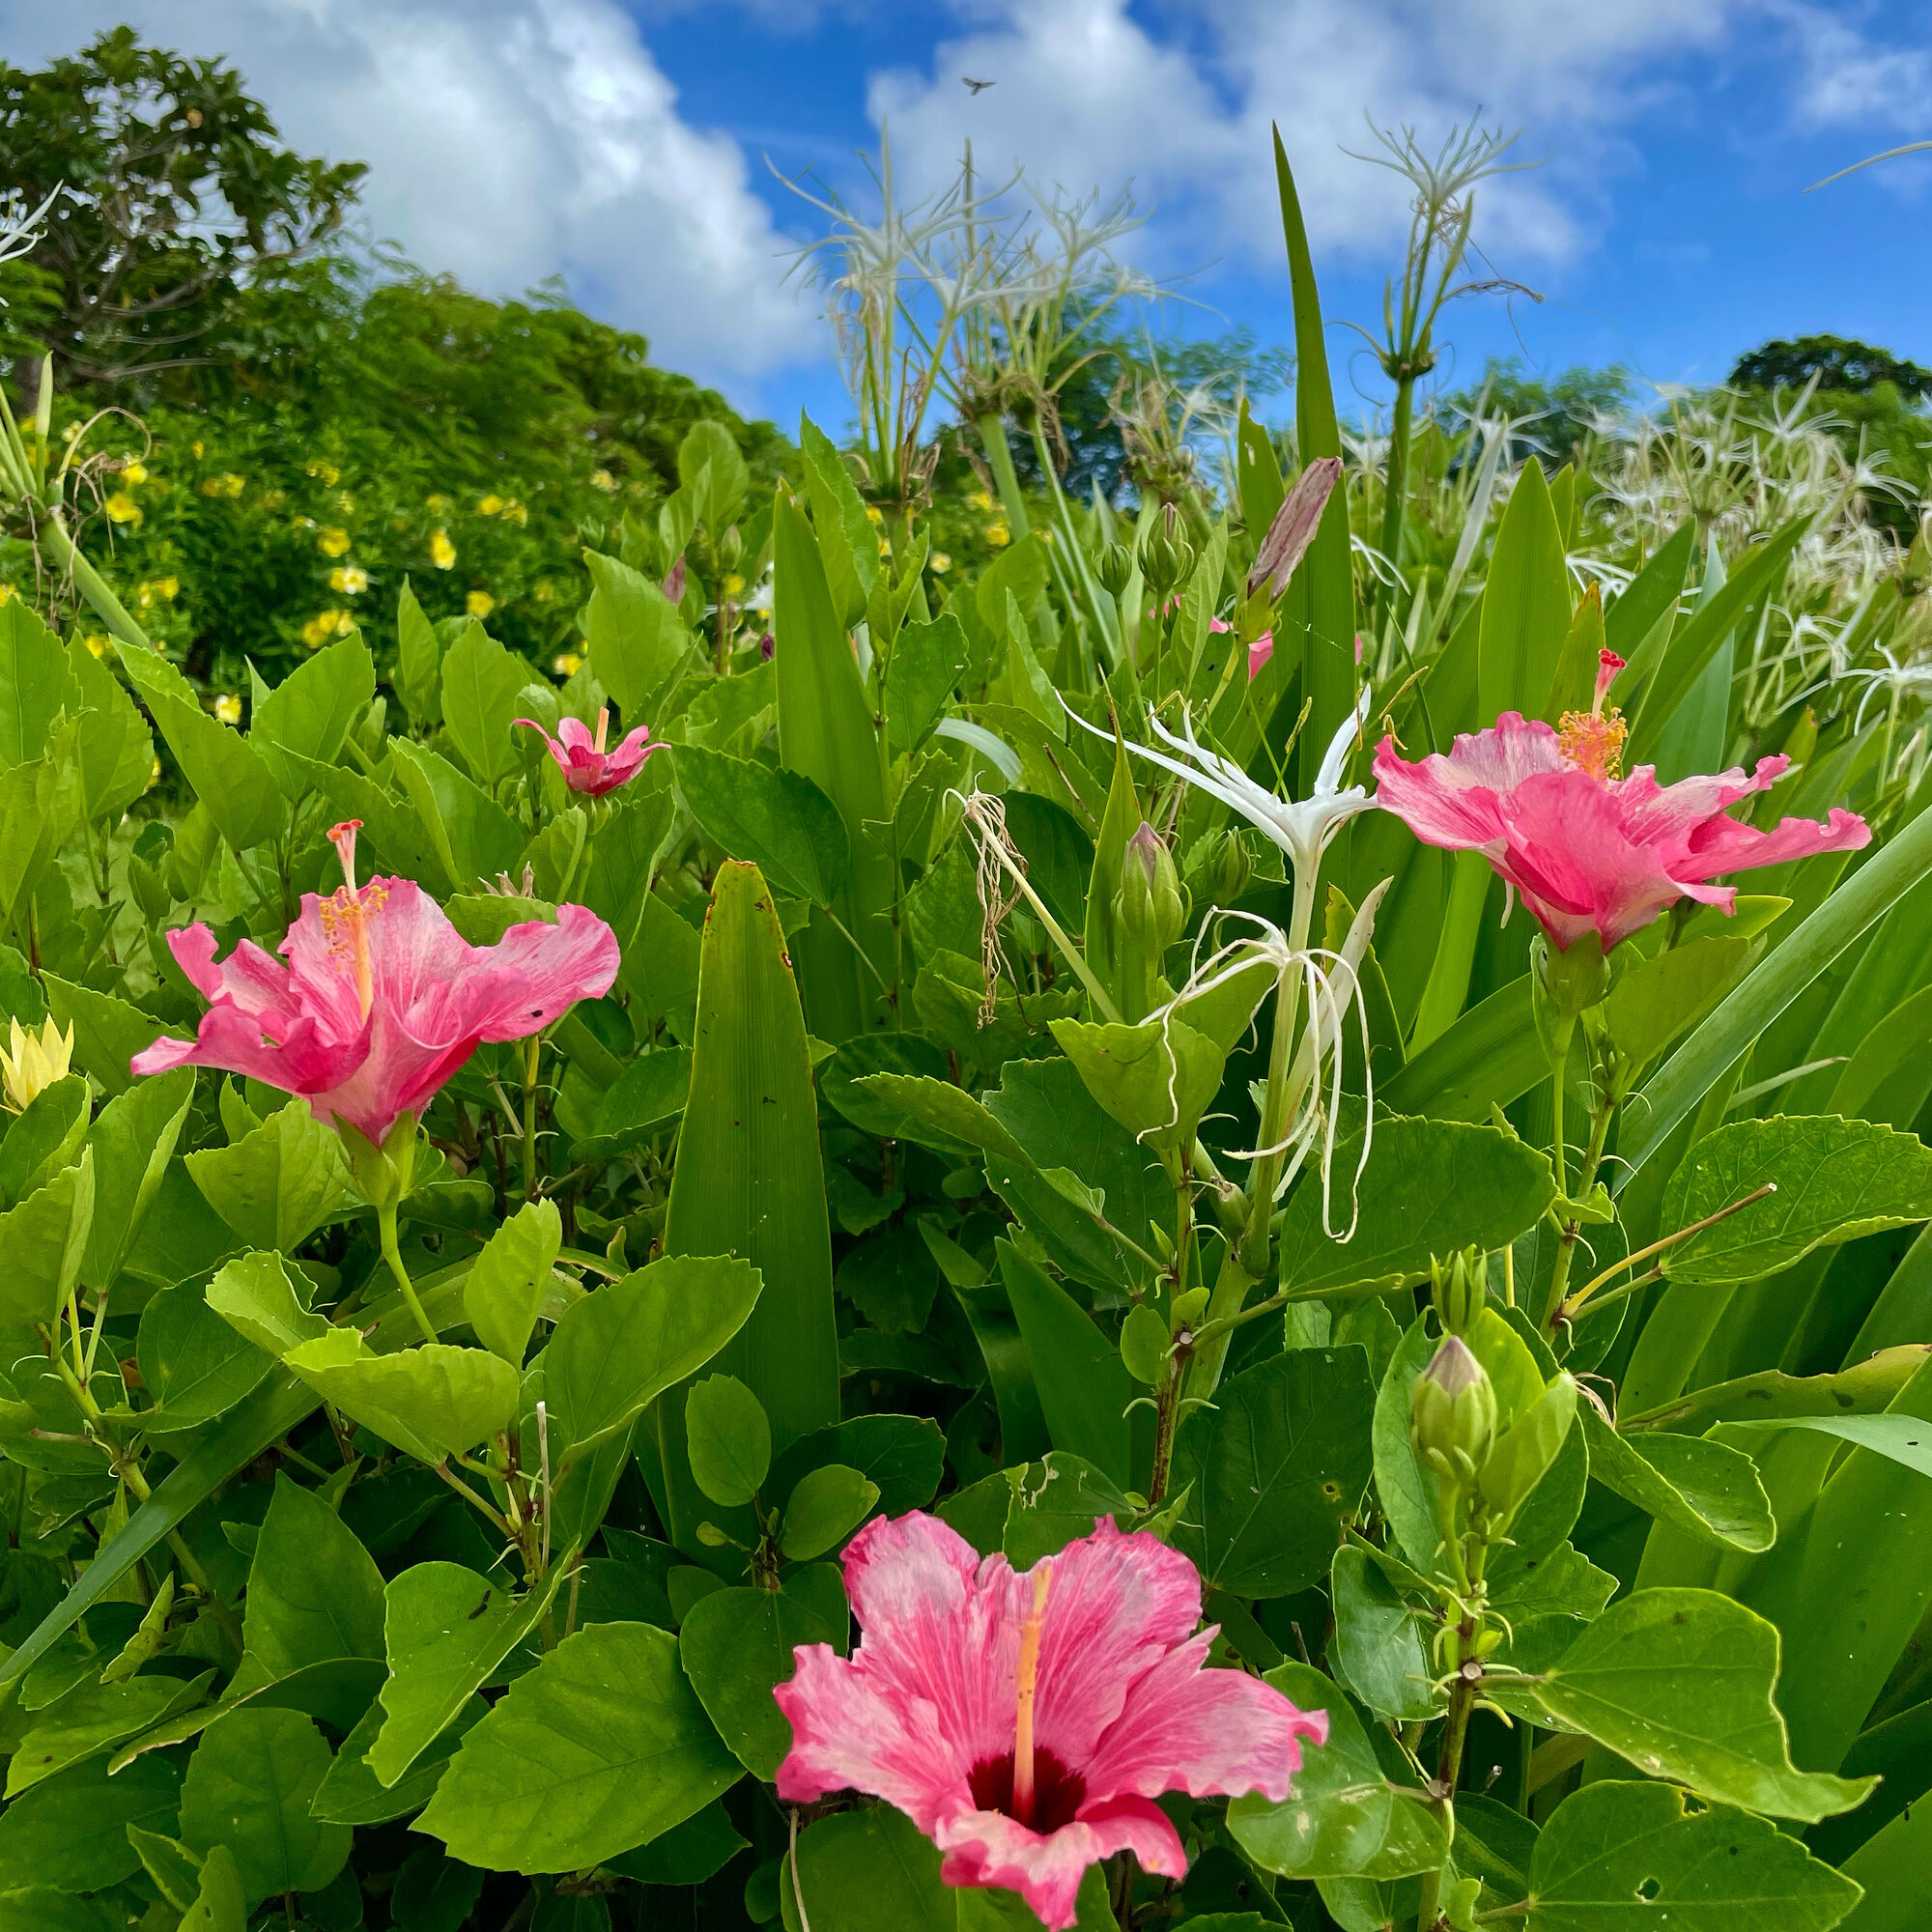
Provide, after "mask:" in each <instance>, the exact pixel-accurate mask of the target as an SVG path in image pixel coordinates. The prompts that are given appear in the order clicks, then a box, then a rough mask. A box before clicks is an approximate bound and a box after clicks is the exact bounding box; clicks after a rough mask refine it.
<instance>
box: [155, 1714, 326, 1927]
mask: <svg viewBox="0 0 1932 1932" xmlns="http://www.w3.org/2000/svg"><path fill="white" fill-rule="evenodd" d="M328 1765H329V1751H328V1747H327V1745H326V1744H325V1743H324V1742H323V1739H322V1733H321V1732H320V1731H318V1730H317V1729H316V1727H315V1725H314V1723H313V1722H312V1721H311V1720H310V1719H307V1718H304V1717H303V1716H302V1715H301V1713H300V1712H298V1711H264V1710H255V1709H248V1710H242V1711H231V1712H230V1713H229V1715H228V1716H227V1717H225V1718H223V1719H221V1720H220V1721H219V1722H218V1723H214V1724H211V1725H210V1726H209V1727H208V1730H207V1732H206V1733H205V1734H204V1735H203V1737H202V1740H201V1743H200V1745H199V1746H198V1747H196V1749H195V1753H194V1756H193V1757H192V1758H191V1759H189V1761H188V1768H187V1778H186V1780H185V1783H184V1784H183V1786H182V1805H181V1834H182V1842H183V1844H185V1845H186V1846H187V1847H188V1849H189V1850H190V1851H196V1852H200V1853H201V1854H202V1855H203V1856H204V1857H205V1858H206V1857H210V1856H212V1855H213V1852H214V1851H215V1849H216V1847H218V1846H222V1845H225V1846H226V1847H227V1848H228V1850H229V1851H230V1852H231V1853H232V1854H233V1855H234V1859H235V1864H236V1869H237V1871H238V1873H239V1875H240V1877H241V1889H242V1891H243V1892H244V1893H245V1894H246V1897H247V1900H248V1903H249V1904H250V1905H251V1906H252V1905H256V1904H259V1903H260V1902H261V1901H262V1900H263V1899H265V1898H270V1897H273V1896H274V1895H276V1894H277V1893H279V1892H284V1891H319V1890H321V1889H322V1888H323V1887H324V1886H326V1885H327V1883H328V1882H329V1880H330V1879H332V1878H333V1877H334V1876H335V1874H336V1873H337V1872H339V1871H340V1870H341V1869H342V1867H343V1865H344V1864H346V1863H347V1862H348V1859H349V1847H350V1842H351V1839H352V1837H353V1836H354V1834H353V1833H351V1832H350V1830H349V1828H348V1827H347V1826H346V1825H325V1824H323V1823H322V1822H321V1821H320V1820H319V1819H316V1818H312V1817H311V1816H310V1815H309V1801H310V1800H311V1799H312V1798H313V1797H314V1796H315V1793H316V1790H317V1788H318V1787H319V1786H320V1785H321V1783H322V1780H323V1777H324V1776H325V1774H326V1773H327V1770H328Z"/></svg>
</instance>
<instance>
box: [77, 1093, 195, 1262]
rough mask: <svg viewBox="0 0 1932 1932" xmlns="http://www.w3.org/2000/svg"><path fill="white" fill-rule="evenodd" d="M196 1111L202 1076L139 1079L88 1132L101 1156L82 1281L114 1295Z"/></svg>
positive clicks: (96, 1158)
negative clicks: (196, 1084) (189, 1117)
mask: <svg viewBox="0 0 1932 1932" xmlns="http://www.w3.org/2000/svg"><path fill="white" fill-rule="evenodd" d="M193 1104H194V1069H193V1068H192V1067H191V1066H177V1067H175V1068H174V1069H173V1070H172V1071H171V1072H167V1073H157V1074H154V1075H152V1076H151V1077H149V1078H148V1079H145V1080H139V1081H136V1082H135V1083H134V1085H133V1086H131V1087H129V1088H128V1091H127V1092H126V1093H124V1094H117V1095H116V1097H115V1098H113V1099H112V1100H110V1101H108V1103H107V1104H106V1106H104V1107H103V1108H101V1110H100V1117H99V1119H98V1120H97V1121H96V1122H95V1123H94V1125H93V1127H92V1128H91V1129H90V1130H89V1133H88V1137H87V1138H88V1145H89V1146H90V1147H91V1148H92V1149H93V1150H94V1181H95V1189H94V1193H95V1199H94V1219H93V1221H92V1223H91V1224H90V1226H89V1228H88V1233H87V1255H86V1258H85V1260H84V1261H83V1262H82V1263H81V1267H80V1273H81V1279H82V1280H83V1281H84V1282H86V1283H87V1285H88V1286H89V1287H90V1288H109V1287H111V1286H112V1285H113V1282H114V1278H115V1276H116V1275H118V1274H119V1273H120V1272H121V1264H122V1263H123V1262H124V1261H125V1260H126V1259H127V1257H128V1249H129V1248H130V1247H132V1246H133V1244H134V1240H135V1237H136V1236H138V1235H139V1234H140V1232H141V1227H142V1224H143V1223H144V1222H145V1221H146V1219H147V1215H148V1209H149V1208H151V1207H153V1205H154V1201H155V1196H156V1194H157V1193H158V1192H159V1191H160V1185H161V1179H162V1176H163V1175H164V1174H165V1173H166V1171H167V1165H168V1162H169V1161H170V1160H171V1159H172V1158H173V1157H174V1151H175V1147H176V1145H177V1143H178V1142H179V1141H180V1139H181V1130H182V1127H183V1125H184V1124H185V1122H186V1120H187V1112H188V1109H189V1107H190V1106H192V1105H193Z"/></svg>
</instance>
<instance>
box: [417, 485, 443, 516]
mask: <svg viewBox="0 0 1932 1932" xmlns="http://www.w3.org/2000/svg"><path fill="white" fill-rule="evenodd" d="M423 507H424V508H425V509H428V510H434V511H435V512H436V513H437V515H438V516H440V515H441V514H442V513H443V511H445V510H446V509H448V508H449V498H448V497H445V496H444V495H443V494H442V492H441V491H440V490H439V491H437V492H436V493H435V494H434V495H432V496H428V497H424V498H423Z"/></svg>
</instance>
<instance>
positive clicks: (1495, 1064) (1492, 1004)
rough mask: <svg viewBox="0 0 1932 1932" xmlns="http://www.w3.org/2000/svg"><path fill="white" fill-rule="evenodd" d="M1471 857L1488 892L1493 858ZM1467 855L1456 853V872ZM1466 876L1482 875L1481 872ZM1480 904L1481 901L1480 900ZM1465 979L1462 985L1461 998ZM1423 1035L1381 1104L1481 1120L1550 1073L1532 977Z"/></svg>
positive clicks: (1405, 1111) (1504, 987) (1411, 1111)
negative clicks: (1534, 1010) (1539, 1036)
mask: <svg viewBox="0 0 1932 1932" xmlns="http://www.w3.org/2000/svg"><path fill="white" fill-rule="evenodd" d="M1466 856H1469V857H1471V859H1472V863H1473V865H1474V867H1478V868H1480V870H1481V872H1482V873H1483V874H1484V875H1485V876H1484V877H1483V878H1482V879H1480V880H1478V883H1479V884H1481V885H1482V888H1483V893H1484V895H1487V893H1488V890H1489V887H1488V882H1487V873H1488V869H1489V868H1488V862H1487V861H1485V860H1484V859H1483V857H1482V855H1481V854H1480V853H1477V854H1474V855H1466ZM1464 857H1465V855H1463V854H1461V853H1459V854H1457V855H1456V863H1457V867H1458V872H1457V877H1458V879H1459V881H1460V880H1461V879H1462V878H1463V876H1464V873H1463V870H1462V867H1463V858H1464ZM1467 876H1470V877H1475V873H1474V872H1470V873H1468V874H1467ZM1477 910H1478V911H1479V912H1480V910H1481V899H1480V898H1479V899H1478V901H1477ZM1466 990H1467V985H1466V979H1465V980H1464V983H1463V986H1462V987H1461V988H1459V989H1458V991H1457V994H1456V998H1457V1000H1458V1002H1459V1003H1460V1001H1461V999H1462V997H1463V993H1464V992H1466ZM1426 1039H1427V1044H1423V1038H1422V1037H1418V1039H1417V1041H1416V1042H1415V1044H1416V1045H1417V1046H1419V1047H1420V1051H1414V1052H1412V1054H1411V1057H1410V1059H1409V1061H1408V1062H1407V1064H1406V1065H1405V1066H1404V1067H1403V1068H1402V1070H1401V1071H1400V1072H1399V1073H1397V1074H1396V1076H1395V1078H1394V1079H1393V1080H1391V1081H1390V1082H1389V1083H1388V1085H1387V1086H1386V1087H1385V1088H1382V1089H1380V1090H1379V1091H1378V1094H1377V1096H1376V1097H1377V1099H1378V1102H1380V1103H1383V1104H1385V1105H1387V1106H1388V1108H1389V1109H1390V1110H1391V1111H1392V1112H1394V1113H1397V1114H1427V1115H1429V1116H1430V1117H1431V1118H1432V1119H1434V1120H1438V1121H1482V1122H1487V1121H1489V1119H1490V1118H1491V1111H1492V1108H1495V1107H1506V1106H1508V1105H1509V1103H1510V1102H1511V1101H1512V1100H1515V1099H1518V1098H1520V1096H1521V1095H1522V1094H1527V1093H1528V1092H1529V1090H1530V1089H1531V1088H1532V1087H1534V1086H1535V1085H1536V1084H1537V1083H1538V1082H1539V1081H1547V1080H1548V1078H1549V1062H1548V1060H1547V1059H1546V1058H1545V1056H1544V1052H1543V1047H1542V1045H1541V1043H1540V1042H1539V1041H1538V1039H1537V1037H1536V1024H1535V1017H1534V1015H1533V1013H1532V1011H1531V1008H1530V989H1529V976H1528V975H1527V974H1524V975H1523V976H1522V977H1521V978H1520V979H1516V980H1510V981H1508V982H1507V983H1506V984H1504V985H1502V986H1499V987H1497V989H1496V990H1495V991H1494V992H1493V993H1492V994H1491V995H1490V996H1489V997H1488V998H1487V999H1485V1000H1482V1001H1480V1002H1478V1004H1477V1005H1475V1006H1473V1007H1471V1008H1470V1009H1469V1010H1468V1011H1467V1012H1465V1013H1463V1015H1462V1016H1461V1017H1460V1018H1456V1019H1452V1020H1451V1023H1450V1024H1449V1025H1447V1026H1446V1027H1445V1028H1444V1029H1443V1030H1442V1031H1441V1032H1440V1033H1436V1034H1434V1035H1430V1036H1426Z"/></svg>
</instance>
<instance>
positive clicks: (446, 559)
mask: <svg viewBox="0 0 1932 1932" xmlns="http://www.w3.org/2000/svg"><path fill="white" fill-rule="evenodd" d="M429 560H430V561H431V562H432V563H433V564H435V565H436V567H437V568H438V569H439V570H447V569H449V567H450V566H451V565H452V564H453V563H455V561H456V546H455V545H454V544H453V543H451V542H450V540H449V532H448V531H447V530H438V531H436V532H435V533H434V534H433V535H432V536H431V538H430V540H429Z"/></svg>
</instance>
